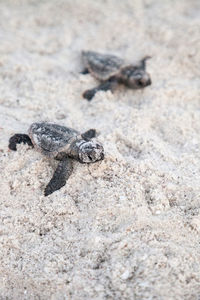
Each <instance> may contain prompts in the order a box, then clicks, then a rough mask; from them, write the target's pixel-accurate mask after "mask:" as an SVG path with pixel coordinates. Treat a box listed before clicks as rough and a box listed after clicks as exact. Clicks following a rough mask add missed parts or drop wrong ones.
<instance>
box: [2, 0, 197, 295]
mask: <svg viewBox="0 0 200 300" xmlns="http://www.w3.org/2000/svg"><path fill="white" fill-rule="evenodd" d="M199 32H200V3H199V1H198V0H197V1H195V0H190V1H186V0H185V1H178V0H176V1H170V0H167V1H158V0H157V1H153V0H144V1H139V0H134V1H133V0H123V1H115V0H104V1H103V0H102V1H100V0H99V1H92V0H84V1H81V0H74V1H70V0H66V1H55V0H54V1H53V0H52V1H39V0H38V1H28V0H27V1H17V0H15V1H11V0H10V1H9V0H2V1H0V37H1V43H0V141H1V144H0V170H1V172H0V193H1V196H0V205H1V206H0V272H1V276H0V299H2V300H5V299H8V300H11V299H20V300H24V299H27V300H32V299H34V300H35V299H42V300H46V299H48V300H49V299H51V300H64V299H73V300H80V299H115V300H117V299H134V300H143V299H148V300H150V299H156V300H157V299H158V300H163V299H164V300H165V299H168V300H169V299H173V300H174V299H178V300H179V299H180V300H182V299H184V300H198V299H200V263H199V262H200V245H199V234H200V211H199V206H200V181H199V180H200V151H199V150H200V92H199V90H200V79H199V78H200V67H199V62H200V51H199V49H200V34H199ZM83 49H84V50H95V51H99V52H102V53H111V54H116V55H118V56H120V57H122V58H125V59H126V60H127V61H129V62H133V63H134V62H137V61H138V60H139V59H141V58H142V57H143V56H145V55H151V56H152V59H151V60H149V61H148V62H147V70H148V72H149V73H150V74H151V77H152V85H151V86H149V87H147V88H145V89H143V90H135V91H134V90H129V89H125V88H123V87H120V88H119V89H118V90H117V91H116V92H115V93H114V94H112V93H111V92H99V93H97V94H96V96H95V98H94V99H93V101H92V102H90V103H89V102H87V101H86V100H85V99H83V98H82V93H83V91H85V90H86V89H88V88H91V87H94V86H95V85H96V84H97V82H96V80H95V79H94V78H92V76H91V75H82V74H80V72H81V71H82V69H83V65H82V62H81V55H80V54H81V51H82V50H83ZM41 120H43V121H50V122H56V123H58V124H61V125H65V126H69V127H73V128H75V129H77V130H80V131H81V132H84V131H85V130H87V129H89V128H96V129H97V130H98V132H99V136H98V139H99V140H100V141H101V142H102V143H103V145H104V148H105V160H104V161H102V162H98V163H95V164H91V165H84V164H79V163H78V162H76V163H75V165H74V172H73V174H72V176H71V177H70V178H69V180H68V182H67V184H66V185H65V186H64V187H63V188H62V189H60V190H59V191H57V192H55V193H54V194H52V195H51V196H48V197H44V196H43V192H44V188H45V186H46V185H47V183H48V182H49V180H50V178H51V176H52V174H53V171H54V169H55V167H56V163H54V162H52V161H49V160H48V159H47V158H45V157H44V156H42V155H41V154H40V153H38V152H36V151H34V149H31V148H29V147H28V146H25V145H19V146H18V151H17V152H12V151H9V150H8V140H9V137H10V136H11V135H13V134H14V133H27V130H28V128H29V126H30V124H31V123H32V122H37V121H41Z"/></svg>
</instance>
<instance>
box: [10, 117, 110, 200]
mask: <svg viewBox="0 0 200 300" xmlns="http://www.w3.org/2000/svg"><path fill="white" fill-rule="evenodd" d="M95 136H96V130H95V129H90V130H88V131H86V132H84V133H82V134H80V133H79V132H78V131H76V130H74V129H72V128H68V127H65V126H60V125H57V124H52V123H46V122H41V123H33V124H32V125H31V126H30V128H29V130H28V135H27V134H21V133H17V134H15V135H13V136H12V137H11V138H10V140H9V146H8V147H9V148H10V149H11V150H14V151H16V150H17V148H16V145H17V144H21V143H24V144H28V145H29V146H32V147H35V149H36V150H37V151H39V152H41V153H42V154H43V155H46V156H48V157H49V158H54V159H56V160H58V161H59V163H58V166H57V168H56V170H55V172H54V174H53V177H52V179H51V180H50V181H49V183H48V184H47V186H46V188H45V192H44V195H45V196H48V195H50V194H52V193H53V192H55V191H56V190H59V189H60V188H61V187H63V186H64V185H65V184H66V181H67V180H68V178H69V176H70V175H71V173H72V171H73V165H72V160H73V159H75V160H77V161H79V162H80V163H94V162H96V161H99V160H102V159H104V149H103V146H102V145H101V144H100V143H99V142H98V141H96V140H92V139H93V138H94V137H95Z"/></svg>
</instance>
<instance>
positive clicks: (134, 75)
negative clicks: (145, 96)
mask: <svg viewBox="0 0 200 300" xmlns="http://www.w3.org/2000/svg"><path fill="white" fill-rule="evenodd" d="M126 84H127V86H128V87H130V88H132V89H142V88H144V87H146V86H148V85H150V84H151V78H150V75H149V73H147V72H146V71H145V70H143V69H140V68H138V69H137V68H136V69H132V70H131V69H130V70H129V71H128V70H127V78H126Z"/></svg>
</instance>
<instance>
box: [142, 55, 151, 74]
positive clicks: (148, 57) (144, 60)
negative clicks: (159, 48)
mask: <svg viewBox="0 0 200 300" xmlns="http://www.w3.org/2000/svg"><path fill="white" fill-rule="evenodd" d="M150 58H151V56H145V57H144V58H143V59H141V61H140V62H139V68H140V69H142V70H144V71H145V70H146V61H147V60H148V59H150Z"/></svg>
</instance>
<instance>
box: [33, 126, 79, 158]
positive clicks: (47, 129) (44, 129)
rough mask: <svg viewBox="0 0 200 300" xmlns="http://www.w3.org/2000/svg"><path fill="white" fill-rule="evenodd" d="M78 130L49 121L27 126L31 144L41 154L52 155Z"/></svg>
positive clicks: (61, 149) (72, 138) (69, 140)
mask: <svg viewBox="0 0 200 300" xmlns="http://www.w3.org/2000/svg"><path fill="white" fill-rule="evenodd" d="M78 135H79V132H78V131H76V130H74V129H72V128H68V127H65V126H60V125H57V124H51V123H45V122H41V123H33V124H32V125H31V126H30V128H29V136H30V138H31V140H32V143H33V145H34V146H35V147H36V148H37V149H38V150H39V151H40V152H42V153H43V154H46V155H53V154H54V153H55V154H56V153H58V152H60V151H63V148H64V147H66V146H67V145H69V147H70V144H71V142H72V140H74V139H76V137H77V136H78Z"/></svg>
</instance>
